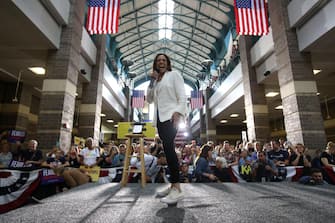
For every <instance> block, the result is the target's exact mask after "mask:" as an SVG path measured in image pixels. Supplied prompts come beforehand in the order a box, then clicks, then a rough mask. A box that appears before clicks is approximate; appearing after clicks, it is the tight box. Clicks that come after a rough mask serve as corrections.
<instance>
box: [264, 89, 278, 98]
mask: <svg viewBox="0 0 335 223" xmlns="http://www.w3.org/2000/svg"><path fill="white" fill-rule="evenodd" d="M278 94H279V92H275V91H270V92H268V93H267V94H266V95H265V97H267V98H273V97H276V96H277V95H278Z"/></svg>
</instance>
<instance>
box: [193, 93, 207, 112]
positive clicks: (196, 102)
mask: <svg viewBox="0 0 335 223" xmlns="http://www.w3.org/2000/svg"><path fill="white" fill-rule="evenodd" d="M203 105H204V100H203V96H202V91H191V109H195V108H202V106H203Z"/></svg>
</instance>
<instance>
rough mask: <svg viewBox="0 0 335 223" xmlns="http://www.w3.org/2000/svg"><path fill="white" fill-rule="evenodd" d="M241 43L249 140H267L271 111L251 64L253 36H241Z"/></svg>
mask: <svg viewBox="0 0 335 223" xmlns="http://www.w3.org/2000/svg"><path fill="white" fill-rule="evenodd" d="M239 44H240V58H241V65H242V75H243V88H244V106H245V114H246V120H247V128H248V140H249V141H251V140H259V141H261V142H266V141H268V140H269V137H270V127H269V112H268V106H267V103H266V98H265V91H264V86H263V85H260V84H258V83H257V76H256V72H255V69H254V68H253V67H252V66H251V60H250V49H251V46H252V45H251V44H252V41H251V38H250V37H245V36H241V37H240V39H239Z"/></svg>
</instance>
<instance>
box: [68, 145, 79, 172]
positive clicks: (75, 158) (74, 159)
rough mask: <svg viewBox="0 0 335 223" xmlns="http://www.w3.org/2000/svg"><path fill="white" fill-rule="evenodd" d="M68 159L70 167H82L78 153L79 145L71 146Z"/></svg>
mask: <svg viewBox="0 0 335 223" xmlns="http://www.w3.org/2000/svg"><path fill="white" fill-rule="evenodd" d="M67 161H68V162H69V165H70V167H74V168H79V167H80V158H79V155H78V148H77V146H71V149H70V151H69V153H68V154H67Z"/></svg>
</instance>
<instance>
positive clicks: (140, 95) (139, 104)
mask: <svg viewBox="0 0 335 223" xmlns="http://www.w3.org/2000/svg"><path fill="white" fill-rule="evenodd" d="M131 106H132V107H133V108H143V107H144V91H143V90H133V96H132V101H131Z"/></svg>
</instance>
